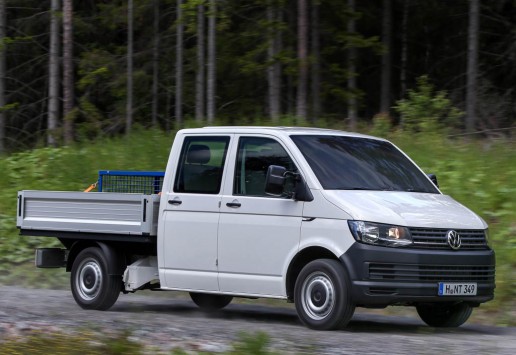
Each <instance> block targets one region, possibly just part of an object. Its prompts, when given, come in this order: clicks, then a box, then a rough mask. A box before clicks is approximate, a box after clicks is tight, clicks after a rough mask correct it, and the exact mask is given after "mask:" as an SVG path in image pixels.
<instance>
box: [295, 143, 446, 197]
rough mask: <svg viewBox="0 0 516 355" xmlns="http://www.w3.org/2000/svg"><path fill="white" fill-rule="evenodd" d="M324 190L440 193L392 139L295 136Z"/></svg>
mask: <svg viewBox="0 0 516 355" xmlns="http://www.w3.org/2000/svg"><path fill="white" fill-rule="evenodd" d="M291 138H292V140H293V141H294V143H295V144H296V145H297V146H298V148H299V150H301V153H303V155H304V157H305V159H306V160H307V161H308V164H310V167H311V168H312V170H313V171H314V173H315V175H316V176H317V178H318V179H319V181H320V183H321V185H322V186H323V188H324V189H325V190H381V191H410V192H429V193H439V192H438V190H437V189H436V188H435V186H434V185H433V184H432V182H430V181H429V180H428V179H427V178H426V177H425V175H424V174H422V173H421V171H420V170H419V169H418V168H417V167H416V166H415V165H414V164H413V163H412V162H411V161H410V160H409V159H407V157H406V156H405V155H404V154H403V153H401V152H400V151H399V150H398V149H397V148H396V147H395V146H394V145H392V144H391V143H389V142H385V141H380V140H376V139H368V138H357V137H345V136H321V135H292V136H291Z"/></svg>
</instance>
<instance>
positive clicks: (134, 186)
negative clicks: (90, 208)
mask: <svg viewBox="0 0 516 355" xmlns="http://www.w3.org/2000/svg"><path fill="white" fill-rule="evenodd" d="M164 176H165V173H164V172H161V171H120V170H101V171H99V181H98V185H97V188H98V191H99V192H127V193H143V194H149V195H150V194H157V193H159V192H160V191H161V188H162V187H163V177H164Z"/></svg>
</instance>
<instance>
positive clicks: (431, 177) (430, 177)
mask: <svg viewBox="0 0 516 355" xmlns="http://www.w3.org/2000/svg"><path fill="white" fill-rule="evenodd" d="M426 175H427V176H428V178H429V179H430V180H432V182H433V183H434V185H435V186H437V187H439V184H438V183H437V176H435V174H426Z"/></svg>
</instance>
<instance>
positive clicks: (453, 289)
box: [438, 282, 477, 296]
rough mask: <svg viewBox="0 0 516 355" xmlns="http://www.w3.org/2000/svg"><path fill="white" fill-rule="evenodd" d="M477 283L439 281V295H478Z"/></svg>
mask: <svg viewBox="0 0 516 355" xmlns="http://www.w3.org/2000/svg"><path fill="white" fill-rule="evenodd" d="M476 294H477V283H476V282H471V283H457V282H453V283H452V282H439V293H438V295H439V296H476Z"/></svg>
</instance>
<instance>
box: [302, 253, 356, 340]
mask: <svg viewBox="0 0 516 355" xmlns="http://www.w3.org/2000/svg"><path fill="white" fill-rule="evenodd" d="M294 302H295V304H296V310H297V314H298V316H299V318H300V319H301V321H302V322H303V323H304V324H305V325H306V326H308V327H309V328H312V329H317V330H331V329H338V328H342V327H345V326H346V325H347V324H348V322H349V321H350V319H351V317H352V316H353V313H354V311H355V306H354V304H353V303H352V302H351V297H350V287H349V281H348V276H347V273H346V270H345V269H344V266H343V265H342V264H341V263H340V262H339V261H337V260H331V259H319V260H314V261H312V262H310V263H308V264H307V265H306V266H305V267H304V268H303V269H302V270H301V272H300V273H299V276H298V278H297V280H296V285H295V287H294Z"/></svg>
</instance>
